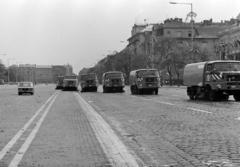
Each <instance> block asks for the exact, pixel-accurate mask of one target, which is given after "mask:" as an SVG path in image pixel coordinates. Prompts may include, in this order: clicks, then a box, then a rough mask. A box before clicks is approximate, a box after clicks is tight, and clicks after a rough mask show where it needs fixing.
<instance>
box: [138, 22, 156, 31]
mask: <svg viewBox="0 0 240 167" xmlns="http://www.w3.org/2000/svg"><path fill="white" fill-rule="evenodd" d="M152 28H153V25H152V24H150V25H148V26H147V27H145V28H144V29H143V30H142V31H140V32H146V31H152Z"/></svg>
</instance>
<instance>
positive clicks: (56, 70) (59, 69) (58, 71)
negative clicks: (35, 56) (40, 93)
mask: <svg viewBox="0 0 240 167" xmlns="http://www.w3.org/2000/svg"><path fill="white" fill-rule="evenodd" d="M52 69H53V82H56V81H57V77H58V76H60V75H62V76H64V75H65V74H66V67H65V66H64V65H53V66H52Z"/></svg>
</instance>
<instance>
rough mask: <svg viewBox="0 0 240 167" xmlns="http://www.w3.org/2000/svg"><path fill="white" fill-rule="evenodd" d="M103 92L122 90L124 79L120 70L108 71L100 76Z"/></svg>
mask: <svg viewBox="0 0 240 167" xmlns="http://www.w3.org/2000/svg"><path fill="white" fill-rule="evenodd" d="M102 85H103V93H108V92H124V90H123V88H124V87H125V79H124V76H123V73H122V72H121V71H109V72H106V73H104V74H103V76H102Z"/></svg>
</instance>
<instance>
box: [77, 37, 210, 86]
mask: <svg viewBox="0 0 240 167" xmlns="http://www.w3.org/2000/svg"><path fill="white" fill-rule="evenodd" d="M213 57H214V53H213V52H212V53H211V52H210V51H209V50H208V49H207V48H206V47H202V43H201V42H193V43H189V42H186V41H180V40H178V39H176V38H169V37H168V38H157V39H155V40H154V43H153V51H152V53H146V54H133V53H132V52H131V50H128V51H126V52H120V53H115V54H113V55H107V56H106V57H105V58H104V59H102V60H100V61H99V62H98V63H97V64H96V65H95V66H94V67H92V68H89V69H87V70H86V69H85V71H84V70H82V71H80V73H79V75H81V74H85V73H96V74H97V76H98V78H99V80H100V81H101V79H102V74H103V73H105V72H108V71H122V72H123V73H124V74H125V77H126V80H127V81H128V78H129V74H130V72H131V71H132V70H136V69H142V68H152V66H154V68H156V69H158V70H159V72H160V73H161V76H162V84H163V82H164V81H165V80H168V81H169V84H170V85H172V84H173V80H177V81H179V82H178V83H177V84H178V85H180V84H181V83H180V81H181V79H182V73H183V68H184V66H185V65H186V64H189V63H196V62H203V61H208V60H210V59H212V58H213ZM166 75H167V76H166Z"/></svg>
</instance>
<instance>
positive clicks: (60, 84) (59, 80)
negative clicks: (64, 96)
mask: <svg viewBox="0 0 240 167" xmlns="http://www.w3.org/2000/svg"><path fill="white" fill-rule="evenodd" d="M63 80H64V76H62V75H59V76H57V82H56V88H55V89H62V88H63Z"/></svg>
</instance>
